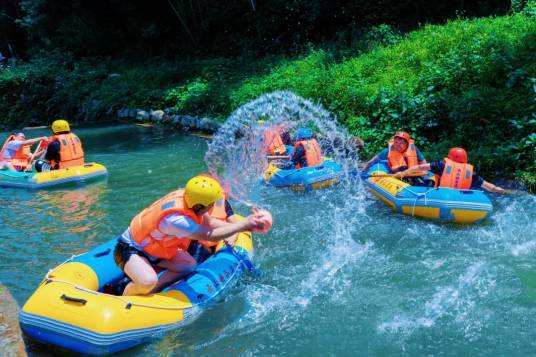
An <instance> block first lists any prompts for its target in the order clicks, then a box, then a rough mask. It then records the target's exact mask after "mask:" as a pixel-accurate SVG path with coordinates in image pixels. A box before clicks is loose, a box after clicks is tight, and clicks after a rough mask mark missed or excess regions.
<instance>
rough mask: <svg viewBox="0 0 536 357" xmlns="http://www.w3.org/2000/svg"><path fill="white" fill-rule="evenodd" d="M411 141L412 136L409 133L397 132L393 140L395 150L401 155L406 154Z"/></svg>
mask: <svg viewBox="0 0 536 357" xmlns="http://www.w3.org/2000/svg"><path fill="white" fill-rule="evenodd" d="M410 140H411V136H409V134H408V133H406V132H405V131H397V132H396V133H395V136H394V138H393V141H394V149H395V150H396V151H398V152H399V153H403V152H406V150H407V149H408V145H409V141H410Z"/></svg>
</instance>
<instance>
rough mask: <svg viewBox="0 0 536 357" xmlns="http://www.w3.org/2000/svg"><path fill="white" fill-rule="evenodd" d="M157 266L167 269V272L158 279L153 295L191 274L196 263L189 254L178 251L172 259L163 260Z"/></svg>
mask: <svg viewBox="0 0 536 357" xmlns="http://www.w3.org/2000/svg"><path fill="white" fill-rule="evenodd" d="M158 266H159V267H162V268H164V269H167V271H166V272H165V273H164V274H162V276H161V277H160V279H158V283H157V284H156V286H155V288H154V289H153V291H152V292H153V293H156V292H159V291H160V290H162V289H163V288H164V287H166V286H167V285H169V284H171V283H172V282H174V281H177V280H179V279H180V278H181V277H183V276H184V275H186V274H188V273H190V272H192V271H193V270H194V269H195V267H196V266H197V263H196V261H195V259H194V258H193V257H192V256H191V255H190V254H188V253H187V252H185V251H182V250H178V251H177V254H176V255H175V256H174V257H173V258H172V259H170V260H163V261H161V262H160V263H158Z"/></svg>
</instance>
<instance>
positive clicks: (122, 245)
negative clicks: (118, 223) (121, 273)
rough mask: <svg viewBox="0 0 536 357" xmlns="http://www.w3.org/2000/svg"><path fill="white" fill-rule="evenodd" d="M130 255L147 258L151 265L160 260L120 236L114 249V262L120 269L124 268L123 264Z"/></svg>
mask: <svg viewBox="0 0 536 357" xmlns="http://www.w3.org/2000/svg"><path fill="white" fill-rule="evenodd" d="M132 255H139V256H140V257H143V258H145V259H147V260H148V261H149V263H150V264H151V265H156V264H158V263H159V262H160V261H161V260H162V259H158V258H154V257H150V256H149V255H147V254H146V253H145V252H143V251H141V250H139V249H138V248H136V247H135V246H133V245H131V244H129V243H128V242H125V241H124V240H122V239H121V238H120V239H118V240H117V244H116V245H115V249H114V260H115V263H116V264H117V265H118V266H119V267H120V268H121V270H124V269H125V264H126V263H127V262H128V260H129V259H130V257H131V256H132Z"/></svg>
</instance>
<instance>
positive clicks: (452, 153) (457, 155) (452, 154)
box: [448, 148, 467, 164]
mask: <svg viewBox="0 0 536 357" xmlns="http://www.w3.org/2000/svg"><path fill="white" fill-rule="evenodd" d="M448 158H449V159H451V160H452V161H455V162H459V163H462V164H466V163H467V153H466V152H465V150H464V149H462V148H452V149H450V150H449V155H448Z"/></svg>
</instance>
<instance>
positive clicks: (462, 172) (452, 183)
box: [436, 158, 473, 190]
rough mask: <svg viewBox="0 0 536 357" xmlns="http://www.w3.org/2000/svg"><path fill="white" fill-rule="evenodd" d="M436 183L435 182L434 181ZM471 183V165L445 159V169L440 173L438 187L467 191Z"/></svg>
mask: <svg viewBox="0 0 536 357" xmlns="http://www.w3.org/2000/svg"><path fill="white" fill-rule="evenodd" d="M436 182H437V181H436ZM472 182H473V165H469V164H461V163H459V162H455V161H452V160H451V159H449V158H445V168H444V169H443V172H442V173H441V180H440V181H439V187H450V188H457V189H460V190H467V189H469V188H470V187H471V183H472Z"/></svg>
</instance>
